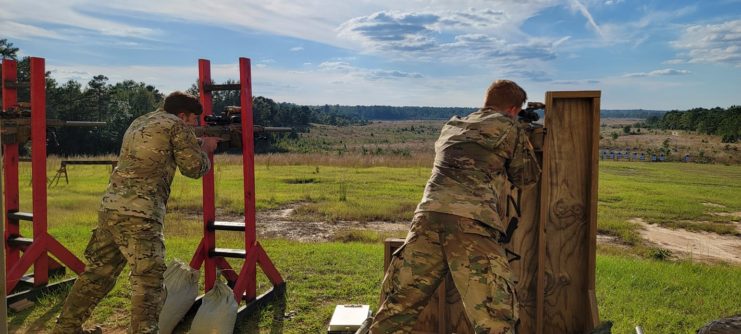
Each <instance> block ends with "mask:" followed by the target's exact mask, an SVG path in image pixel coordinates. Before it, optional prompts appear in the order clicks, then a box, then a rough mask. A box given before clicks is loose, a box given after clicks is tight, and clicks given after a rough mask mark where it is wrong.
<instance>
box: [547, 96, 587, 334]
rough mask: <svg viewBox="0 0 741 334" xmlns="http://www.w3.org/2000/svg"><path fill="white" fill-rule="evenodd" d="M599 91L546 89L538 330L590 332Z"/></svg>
mask: <svg viewBox="0 0 741 334" xmlns="http://www.w3.org/2000/svg"><path fill="white" fill-rule="evenodd" d="M600 95H601V94H600V92H599V91H584V92H548V93H547V94H546V105H547V110H546V117H545V127H546V129H547V132H546V136H545V143H544V147H545V149H544V154H543V177H542V180H541V182H542V185H543V186H542V189H541V193H540V204H541V205H540V213H541V215H540V217H539V218H540V220H539V223H540V227H539V229H540V233H541V234H540V236H539V240H540V242H539V259H538V278H537V279H538V291H537V293H538V297H539V298H542V300H543V303H542V304H539V305H537V312H538V313H537V314H536V321H537V327H538V328H537V331H536V333H582V332H588V331H590V330H592V329H593V328H594V325H595V324H596V323H598V322H599V318H598V317H599V316H598V313H597V305H596V302H595V298H593V296H594V289H595V257H596V243H597V175H598V174H597V173H598V170H597V169H598V166H597V159H598V154H599V146H598V145H599V127H600V118H599V112H600Z"/></svg>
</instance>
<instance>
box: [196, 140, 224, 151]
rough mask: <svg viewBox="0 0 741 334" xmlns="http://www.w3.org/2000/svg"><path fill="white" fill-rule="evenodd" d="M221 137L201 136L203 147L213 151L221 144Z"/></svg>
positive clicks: (204, 149) (205, 149)
mask: <svg viewBox="0 0 741 334" xmlns="http://www.w3.org/2000/svg"><path fill="white" fill-rule="evenodd" d="M219 140H220V138H219V137H201V149H202V150H203V151H204V152H206V153H213V152H214V151H215V150H216V146H218V144H219Z"/></svg>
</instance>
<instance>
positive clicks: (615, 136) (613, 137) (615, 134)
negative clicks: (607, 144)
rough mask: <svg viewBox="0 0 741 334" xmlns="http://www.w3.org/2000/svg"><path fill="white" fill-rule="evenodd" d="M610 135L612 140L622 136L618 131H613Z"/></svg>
mask: <svg viewBox="0 0 741 334" xmlns="http://www.w3.org/2000/svg"><path fill="white" fill-rule="evenodd" d="M610 137H611V138H612V140H615V139H618V137H620V135H618V133H617V132H613V133H612V134H611V135H610Z"/></svg>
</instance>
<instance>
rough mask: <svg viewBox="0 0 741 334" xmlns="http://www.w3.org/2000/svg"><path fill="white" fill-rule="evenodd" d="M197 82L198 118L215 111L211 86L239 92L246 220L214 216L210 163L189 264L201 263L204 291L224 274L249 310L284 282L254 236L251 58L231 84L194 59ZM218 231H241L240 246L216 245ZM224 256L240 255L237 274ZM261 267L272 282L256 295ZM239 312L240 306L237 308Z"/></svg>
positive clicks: (205, 62)
mask: <svg viewBox="0 0 741 334" xmlns="http://www.w3.org/2000/svg"><path fill="white" fill-rule="evenodd" d="M198 73H199V79H198V88H199V91H200V98H201V104H202V105H203V114H202V115H201V124H205V119H204V118H205V117H206V116H207V115H211V114H213V110H212V109H213V96H212V92H213V91H218V90H239V91H240V93H241V94H240V95H241V100H240V104H241V109H242V116H241V126H242V159H243V160H242V168H243V170H242V172H243V176H244V223H241V222H222V221H216V205H215V191H214V168H213V167H212V168H211V170H209V171H208V173H207V174H206V175H204V177H203V239H202V240H201V242H200V244H199V245H198V248H197V249H196V252H195V255H193V259H192V260H191V261H190V266H191V267H192V268H194V269H197V270H200V268H201V265H203V264H205V268H204V271H205V274H204V276H205V291H206V292H207V291H209V290H211V288H213V286H214V282H215V281H216V275H217V271H216V269H217V268H218V269H220V270H221V273H222V275H223V276H224V277H225V278H226V279H227V281H228V282H229V285H230V286H231V287H232V289H233V291H234V296H235V299H236V300H237V302H238V303H239V302H241V301H242V300H244V301H245V302H247V303H248V304H247V305H248V306H247V307H244V308H241V309H240V310H241V311H242V312H249V309H250V307H249V305H259V303H260V302H261V301H260V300H261V299H264V298H265V299H267V298H269V296H270V295H271V294H272V292H273V291H276V290H277V289H280V290H282V289H284V285H285V282H284V281H283V278H282V277H281V275H280V273H279V272H278V270H277V269H276V268H275V266H274V265H273V263H272V261H271V260H270V258H269V257H268V255H267V253H266V252H265V250H264V249H263V248H262V245H260V243H259V242H258V241H257V235H256V229H255V168H254V166H255V157H254V154H255V152H254V147H255V144H254V124H253V111H252V80H251V71H250V60H249V59H248V58H239V77H240V83H239V84H233V85H214V84H213V82H212V80H211V63H210V62H209V61H208V60H205V59H200V60H199V61H198ZM209 159H210V160H211V165H212V166H213V164H214V159H213V154H211V155H209ZM216 231H236V232H244V235H245V241H244V249H243V250H242V249H226V248H216V233H215V232H216ZM225 258H236V259H242V260H244V263H243V265H242V268H241V270H240V271H239V274H237V273H236V272H235V271H234V270H233V269H232V267H231V266H230V265H229V263H228V262H227V261H226V259H225ZM257 265H259V266H260V268H262V270H263V272H264V273H265V275H266V276H267V277H268V279H269V280H270V282H271V283H272V284H273V286H274V288H273V289H272V290H271V292H270V293H268V294H266V295H263V296H260V297H259V298H258V297H257V282H256V279H257V277H256V275H257V274H256V269H257ZM240 313H241V312H240Z"/></svg>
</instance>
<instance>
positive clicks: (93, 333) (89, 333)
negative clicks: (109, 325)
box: [80, 325, 103, 334]
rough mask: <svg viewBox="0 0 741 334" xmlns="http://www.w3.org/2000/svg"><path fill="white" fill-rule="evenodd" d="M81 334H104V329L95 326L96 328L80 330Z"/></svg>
mask: <svg viewBox="0 0 741 334" xmlns="http://www.w3.org/2000/svg"><path fill="white" fill-rule="evenodd" d="M80 334H103V328H100V326H98V325H95V327H94V328H89V329H83V330H80Z"/></svg>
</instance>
